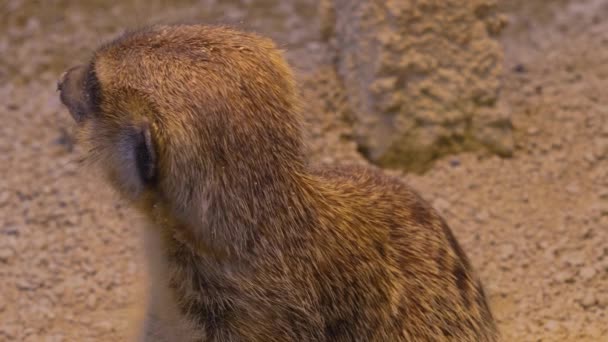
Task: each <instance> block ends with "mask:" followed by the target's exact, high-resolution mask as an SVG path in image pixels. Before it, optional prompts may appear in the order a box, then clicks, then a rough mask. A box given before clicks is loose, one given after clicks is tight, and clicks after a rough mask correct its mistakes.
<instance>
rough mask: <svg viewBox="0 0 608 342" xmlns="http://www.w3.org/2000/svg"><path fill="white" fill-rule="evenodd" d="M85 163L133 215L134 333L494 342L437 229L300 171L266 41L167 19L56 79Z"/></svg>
mask: <svg viewBox="0 0 608 342" xmlns="http://www.w3.org/2000/svg"><path fill="white" fill-rule="evenodd" d="M59 89H60V91H61V94H60V96H61V100H62V102H63V103H64V104H65V105H66V107H67V108H68V109H69V111H70V113H71V114H72V116H73V117H74V119H75V120H76V122H77V125H78V128H79V140H80V143H82V144H85V145H86V146H87V151H88V154H87V155H86V160H87V161H89V162H90V164H91V166H92V167H96V168H97V169H99V170H101V171H102V174H104V175H105V177H106V178H107V180H108V182H110V183H111V184H112V185H113V187H114V188H115V189H116V190H117V191H118V192H119V193H120V194H122V196H124V197H125V198H126V199H127V200H128V201H130V202H131V203H132V205H133V206H134V207H135V208H137V209H138V210H139V211H140V212H141V213H142V214H143V215H144V217H145V218H146V219H147V222H148V224H147V225H146V226H145V227H142V228H141V229H143V230H144V231H145V232H146V236H147V237H148V240H149V241H148V247H147V248H148V251H149V257H148V259H149V263H150V269H151V277H150V283H151V284H150V288H151V293H150V303H149V305H148V309H147V310H148V311H147V319H146V324H145V326H144V327H143V336H144V340H146V341H443V340H445V341H494V340H496V339H497V338H498V333H497V330H496V327H495V323H494V320H493V317H492V314H491V311H490V309H489V307H488V304H487V300H486V297H485V295H484V292H483V288H482V285H481V283H480V281H479V279H478V277H477V275H476V274H475V272H474V270H473V267H472V266H471V263H470V262H469V260H468V258H467V257H466V255H465V253H464V251H463V250H462V248H461V247H460V246H459V244H458V242H457V241H456V239H455V238H454V235H453V234H452V232H451V230H450V229H449V228H448V226H447V225H446V223H445V221H444V220H443V219H442V218H441V217H440V216H439V215H438V214H437V213H436V212H435V211H434V210H433V209H432V208H431V207H430V206H429V205H428V204H427V203H426V202H425V201H423V200H422V199H421V198H420V197H419V196H418V195H417V194H416V193H415V192H413V191H412V190H411V189H410V188H408V187H407V186H406V185H405V184H403V183H402V182H401V181H400V180H399V179H396V178H393V177H389V176H387V175H384V174H383V173H382V172H381V171H380V170H377V169H375V168H362V167H348V166H341V167H338V166H337V167H318V168H312V167H310V166H309V163H308V162H307V160H306V155H305V153H304V152H303V151H304V148H303V142H302V132H301V124H302V118H301V117H300V114H299V107H300V106H299V103H298V101H299V99H298V96H297V91H296V86H295V84H294V81H293V77H292V74H291V70H290V68H289V67H288V65H287V63H286V62H285V60H284V58H283V56H282V53H281V51H279V50H278V49H277V48H276V47H275V45H274V43H273V42H272V41H270V40H268V39H266V38H263V37H260V36H258V35H255V34H251V33H245V32H241V31H238V30H234V29H231V28H226V27H212V26H205V25H164V26H153V27H149V28H146V29H143V30H139V31H134V32H130V33H127V34H125V35H123V36H121V37H119V38H117V39H116V40H114V41H112V42H110V43H108V44H105V45H103V46H101V47H100V48H99V49H98V50H97V51H96V52H95V53H94V56H93V58H92V59H91V60H90V61H89V62H88V63H86V64H84V65H81V66H77V67H74V68H71V69H69V70H68V71H67V72H66V73H64V75H62V77H61V79H60V80H59Z"/></svg>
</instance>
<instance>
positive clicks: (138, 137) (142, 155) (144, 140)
mask: <svg viewBox="0 0 608 342" xmlns="http://www.w3.org/2000/svg"><path fill="white" fill-rule="evenodd" d="M132 143H133V145H132V146H133V153H134V157H135V167H136V168H137V173H138V175H139V178H140V180H141V182H142V183H143V184H144V185H149V184H151V183H153V182H154V180H155V179H156V151H155V149H154V144H153V142H152V134H151V133H150V125H149V124H147V123H145V124H141V125H139V127H137V128H136V132H135V135H134V139H133V141H132Z"/></svg>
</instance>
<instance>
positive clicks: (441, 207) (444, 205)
mask: <svg viewBox="0 0 608 342" xmlns="http://www.w3.org/2000/svg"><path fill="white" fill-rule="evenodd" d="M433 207H434V208H435V209H437V210H438V211H439V212H442V213H445V212H446V211H448V210H449V209H450V202H448V201H446V200H445V199H443V198H437V199H435V200H434V201H433Z"/></svg>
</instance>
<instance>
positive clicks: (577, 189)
mask: <svg viewBox="0 0 608 342" xmlns="http://www.w3.org/2000/svg"><path fill="white" fill-rule="evenodd" d="M580 190H581V189H580V187H579V186H578V185H576V184H569V185H568V186H566V192H568V193H569V194H571V195H576V194H578V193H579V192H580Z"/></svg>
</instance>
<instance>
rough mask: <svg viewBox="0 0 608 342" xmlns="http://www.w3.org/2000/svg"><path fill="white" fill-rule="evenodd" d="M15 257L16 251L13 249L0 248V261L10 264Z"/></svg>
mask: <svg viewBox="0 0 608 342" xmlns="http://www.w3.org/2000/svg"><path fill="white" fill-rule="evenodd" d="M14 256H15V251H14V250H13V249H12V248H11V247H7V246H5V247H0V261H1V262H8V261H10V260H11V259H12V258H13V257H14Z"/></svg>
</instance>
